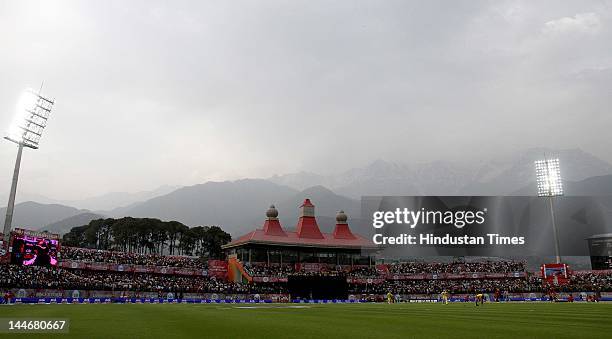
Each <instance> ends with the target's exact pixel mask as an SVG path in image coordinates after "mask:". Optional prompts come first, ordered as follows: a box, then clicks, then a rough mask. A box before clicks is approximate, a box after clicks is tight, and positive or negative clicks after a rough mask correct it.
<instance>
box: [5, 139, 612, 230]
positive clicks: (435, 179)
mask: <svg viewBox="0 0 612 339" xmlns="http://www.w3.org/2000/svg"><path fill="white" fill-rule="evenodd" d="M545 153H546V154H548V155H550V154H554V155H556V156H558V157H559V158H560V160H561V165H562V175H563V177H564V178H565V179H566V180H565V192H566V194H567V195H612V165H610V164H609V163H607V162H605V161H603V160H601V159H598V158H596V157H594V156H593V155H591V154H588V153H586V152H583V151H581V150H560V151H553V150H546V149H532V150H528V151H526V152H523V153H521V154H518V155H517V156H515V157H511V158H509V159H506V160H504V161H499V160H496V161H483V162H480V163H474V164H465V163H454V162H446V161H437V162H432V163H428V164H421V165H407V164H398V163H394V162H388V161H384V160H377V161H375V162H373V163H371V164H369V165H367V166H365V167H362V168H355V169H351V170H348V171H345V172H343V173H340V174H335V175H320V174H315V173H307V172H300V173H293V174H287V175H282V176H274V177H271V178H268V179H243V180H237V181H225V182H207V183H204V184H198V185H193V186H187V187H180V188H173V187H171V186H165V188H161V189H160V190H156V191H150V192H148V193H147V194H149V195H154V196H152V197H148V198H147V194H140V195H139V194H129V193H126V194H122V193H110V194H107V195H104V196H103V197H100V198H96V199H90V200H89V201H87V202H81V203H80V204H79V207H81V206H87V207H89V209H79V208H74V207H69V206H66V205H61V204H40V203H34V202H25V203H20V204H17V205H16V208H15V217H14V222H13V225H14V226H15V227H25V228H32V229H48V230H50V231H54V232H58V233H65V232H67V231H68V230H69V229H70V228H71V227H74V226H80V225H83V224H87V223H88V222H89V221H90V220H93V219H97V218H101V217H123V216H133V217H152V218H159V219H162V220H177V221H180V222H182V223H184V224H186V225H189V226H197V225H220V226H221V227H223V228H224V229H225V230H226V231H228V232H229V233H231V234H232V235H233V236H237V235H240V234H241V233H244V232H246V231H248V230H250V229H252V228H254V227H258V226H261V224H262V223H263V220H264V216H265V211H266V209H267V208H268V207H269V205H270V204H275V205H276V207H277V209H278V210H279V213H280V215H279V217H280V219H281V222H282V224H283V226H284V227H286V228H288V229H291V228H293V227H294V226H295V223H296V221H297V216H298V207H299V205H300V204H301V203H302V201H303V200H304V198H310V199H311V200H312V201H313V203H314V204H315V205H316V206H317V216H318V217H319V218H318V219H319V224H320V226H321V228H322V229H323V230H324V231H331V229H332V228H333V225H334V216H335V214H336V212H337V211H338V210H341V209H342V210H344V211H345V212H346V213H347V214H348V215H349V217H350V221H351V222H352V223H356V222H359V220H358V219H359V217H360V216H359V214H360V212H359V211H360V201H359V200H358V199H359V198H360V197H361V196H363V195H535V184H534V180H533V176H534V168H533V161H534V160H536V159H539V158H542V157H543V154H545ZM164 189H165V190H169V192H165V193H164V192H163V190H164ZM141 193H142V192H141ZM137 196H138V197H140V198H143V200H142V201H139V200H138V198H137ZM127 197H129V198H127ZM114 198H116V199H117V201H120V202H121V204H124V203H125V205H121V204H117V203H115V204H112V203H111V202H113V199H114ZM103 207H107V208H106V209H104V208H103ZM3 210H4V209H3ZM3 210H0V213H2V215H3V213H4V211H3ZM92 211H93V212H92Z"/></svg>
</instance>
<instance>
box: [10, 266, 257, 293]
mask: <svg viewBox="0 0 612 339" xmlns="http://www.w3.org/2000/svg"><path fill="white" fill-rule="evenodd" d="M0 287H4V288H32V289H62V290H72V289H75V290H105V291H113V290H116V291H143V292H144V291H150V292H154V291H164V292H177V291H181V292H184V293H189V292H190V293H249V292H250V291H251V289H253V288H254V286H252V285H248V284H242V283H233V282H227V281H223V280H217V279H212V278H208V277H203V276H180V275H161V274H149V273H120V272H109V271H87V270H72V269H63V268H58V267H41V266H17V265H0ZM257 292H258V293H263V292H260V291H259V290H257Z"/></svg>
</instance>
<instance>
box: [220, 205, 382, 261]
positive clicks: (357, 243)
mask: <svg viewBox="0 0 612 339" xmlns="http://www.w3.org/2000/svg"><path fill="white" fill-rule="evenodd" d="M347 220H348V217H347V215H346V214H345V213H344V212H343V211H340V212H338V215H337V216H336V227H335V229H334V232H333V233H323V232H321V230H320V229H319V225H318V224H317V219H316V216H315V206H314V205H313V204H312V202H311V201H310V199H306V200H304V203H303V204H302V205H301V206H300V217H299V219H298V222H297V225H296V230H295V231H285V230H284V229H283V227H282V225H281V224H280V221H279V220H278V211H277V210H276V208H275V207H274V205H272V206H270V209H268V211H267V212H266V220H265V222H264V225H263V227H262V228H261V229H256V230H253V231H251V232H249V233H247V234H245V235H243V236H241V237H239V238H237V239H236V240H234V241H232V242H230V243H229V244H226V245H224V246H223V248H231V247H236V246H241V245H245V244H266V245H279V246H300V247H332V248H351V249H359V248H372V247H375V246H374V244H373V243H371V242H370V241H369V240H367V239H366V238H364V237H362V236H360V235H358V234H354V233H353V232H351V230H350V228H349V225H348V223H347Z"/></svg>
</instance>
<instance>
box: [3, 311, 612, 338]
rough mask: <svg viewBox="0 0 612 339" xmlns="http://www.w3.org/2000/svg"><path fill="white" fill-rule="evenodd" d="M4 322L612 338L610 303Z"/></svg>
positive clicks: (115, 329) (61, 315)
mask: <svg viewBox="0 0 612 339" xmlns="http://www.w3.org/2000/svg"><path fill="white" fill-rule="evenodd" d="M0 318H2V319H7V318H10V319H14V320H19V319H55V318H57V319H69V329H68V333H54V334H49V333H44V334H42V333H39V334H15V333H12V334H8V333H7V332H6V331H5V332H4V333H0V337H6V338H19V337H22V336H23V337H26V336H27V337H40V338H43V337H44V338H48V337H67V338H70V337H73V338H190V337H205V338H266V339H272V338H318V339H321V338H352V339H358V338H513V339H517V338H526V337H529V338H609V337H611V336H612V304H606V303H497V304H496V303H485V304H484V305H483V306H475V305H474V304H473V303H453V304H449V305H443V304H439V303H419V304H416V303H404V304H391V305H388V304H310V305H309V304H125V305H124V304H85V305H61V304H60V305H39V304H36V305H0Z"/></svg>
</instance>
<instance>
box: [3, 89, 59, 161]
mask: <svg viewBox="0 0 612 339" xmlns="http://www.w3.org/2000/svg"><path fill="white" fill-rule="evenodd" d="M53 103H54V102H53V101H52V100H50V99H47V98H45V97H43V96H41V95H40V94H38V93H36V92H34V91H33V90H32V89H27V90H26V91H24V92H23V94H22V95H21V97H20V98H19V101H18V102H17V112H16V114H15V117H14V118H13V123H12V124H11V127H10V128H9V131H8V133H7V136H6V137H5V138H6V139H7V140H10V141H12V142H14V143H16V144H19V145H23V146H25V147H29V148H34V149H36V148H38V143H39V142H40V138H41V136H42V133H43V130H44V129H45V127H47V120H48V119H49V114H50V113H51V108H52V107H53Z"/></svg>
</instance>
